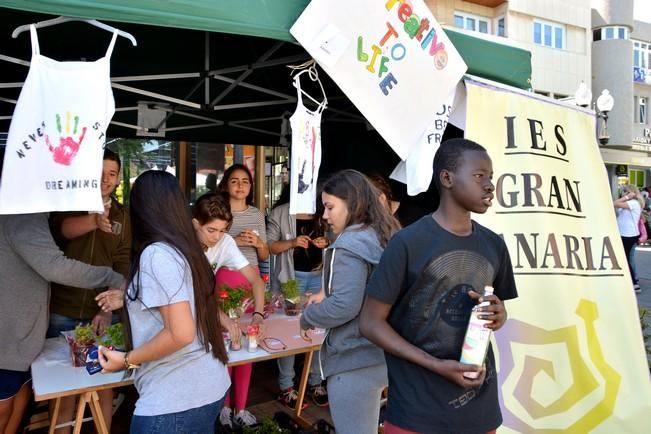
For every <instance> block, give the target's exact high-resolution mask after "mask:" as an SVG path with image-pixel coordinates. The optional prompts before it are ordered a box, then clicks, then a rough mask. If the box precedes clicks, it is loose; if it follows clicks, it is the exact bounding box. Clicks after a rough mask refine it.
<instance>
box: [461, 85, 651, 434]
mask: <svg viewBox="0 0 651 434" xmlns="http://www.w3.org/2000/svg"><path fill="white" fill-rule="evenodd" d="M467 90H468V99H467V117H466V130H465V134H466V137H467V138H469V139H471V140H474V141H476V142H478V143H480V144H482V145H483V146H484V147H486V149H487V150H488V153H489V155H490V156H491V158H492V160H493V170H494V173H495V175H494V178H493V182H494V183H495V186H496V191H495V200H494V201H493V207H492V208H490V209H489V211H488V212H487V213H486V214H484V215H475V216H473V218H475V219H476V220H477V221H479V222H480V223H482V224H485V225H486V226H488V227H490V228H491V229H492V230H494V231H495V232H497V233H499V234H502V236H503V238H504V240H505V241H506V244H507V246H508V248H509V252H510V254H511V260H512V262H513V271H514V273H515V277H516V283H517V286H518V293H519V298H517V299H516V300H513V301H510V302H508V303H507V310H508V313H509V320H508V321H507V322H506V324H505V325H504V327H503V328H502V329H501V330H500V331H498V332H497V333H496V336H495V338H496V343H497V345H496V355H497V357H496V360H497V363H498V370H499V375H498V378H499V383H500V388H501V396H500V400H501V406H502V413H503V416H504V424H503V426H502V428H500V431H499V432H500V433H513V432H519V433H534V432H535V433H588V432H590V433H603V434H613V433H649V432H651V416H649V415H650V414H651V382H650V379H649V368H648V366H647V360H646V354H645V351H644V344H643V341H642V334H641V329H640V321H639V316H638V310H637V303H636V300H635V295H634V292H633V287H632V283H631V277H630V274H629V271H628V267H627V262H626V257H625V255H624V249H623V246H622V242H621V239H620V236H619V232H618V230H617V224H616V221H615V213H614V209H613V204H612V199H611V196H610V186H609V184H608V179H607V176H606V170H605V167H604V163H603V161H602V159H601V156H600V154H599V149H598V145H597V143H596V140H595V119H594V116H592V115H591V114H588V113H586V112H584V111H581V110H579V109H574V108H572V107H568V106H563V105H561V104H560V103H556V102H553V101H549V100H542V99H539V98H534V97H532V96H527V95H522V94H519V93H514V92H510V91H508V90H505V89H497V88H491V87H488V86H486V85H483V84H479V83H477V82H472V81H469V82H467Z"/></svg>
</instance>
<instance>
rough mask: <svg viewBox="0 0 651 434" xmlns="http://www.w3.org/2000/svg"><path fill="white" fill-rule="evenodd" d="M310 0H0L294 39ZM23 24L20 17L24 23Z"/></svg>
mask: <svg viewBox="0 0 651 434" xmlns="http://www.w3.org/2000/svg"><path fill="white" fill-rule="evenodd" d="M309 2H310V1H309V0H230V1H228V0H0V6H5V7H8V8H13V9H20V10H23V11H30V12H42V13H48V14H53V15H65V16H68V17H76V18H88V19H96V20H106V21H118V22H123V23H134V24H148V25H154V26H164V27H178V28H183V29H192V30H205V31H210V32H222V33H234V34H239V35H250V36H261V37H264V38H272V39H278V40H281V41H292V42H293V41H294V38H293V37H292V36H291V35H290V34H289V28H290V27H291V26H292V24H294V21H296V19H297V18H298V16H299V15H300V14H301V12H303V10H304V9H305V7H306V6H307V4H308V3H309ZM23 24H24V23H23Z"/></svg>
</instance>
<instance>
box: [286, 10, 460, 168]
mask: <svg viewBox="0 0 651 434" xmlns="http://www.w3.org/2000/svg"><path fill="white" fill-rule="evenodd" d="M290 33H291V34H292V35H293V36H294V37H295V38H296V39H297V40H298V41H299V42H300V43H301V45H302V46H303V47H304V48H305V49H306V50H307V52H308V53H310V55H312V57H313V58H314V59H315V60H316V61H317V62H318V63H319V65H320V66H321V67H322V68H323V69H324V70H325V71H326V72H327V73H328V75H329V76H330V77H331V78H332V79H333V80H334V81H335V82H336V83H337V85H338V86H339V87H340V88H341V90H342V91H343V92H344V93H345V94H346V96H348V98H349V99H350V100H351V101H352V102H353V104H355V106H356V107H357V108H358V109H359V111H360V112H362V114H363V115H364V116H365V117H366V118H367V119H368V121H369V122H370V123H371V124H372V125H373V127H375V129H376V130H377V131H378V132H379V133H380V135H381V136H382V137H383V138H384V140H386V141H387V143H388V144H389V145H390V146H391V148H392V149H393V150H394V151H395V152H396V153H397V154H398V155H399V156H400V158H401V159H402V160H406V159H407V157H408V156H409V153H410V150H411V148H412V147H413V146H415V145H416V144H417V143H418V140H419V139H420V138H421V137H423V135H424V134H425V132H426V130H427V129H428V128H429V127H430V126H431V125H432V122H433V119H434V117H435V116H436V112H437V110H438V109H440V107H441V105H442V104H444V103H445V102H446V98H447V97H448V95H450V93H451V92H452V91H453V90H454V88H455V86H456V84H457V82H458V81H459V80H460V79H461V77H462V76H463V74H464V73H465V71H466V69H467V67H466V64H465V63H464V62H463V60H462V59H461V56H460V55H459V53H458V52H457V51H456V49H455V48H454V46H453V45H452V43H451V42H450V40H449V39H448V37H447V36H446V34H445V33H444V32H443V29H442V28H441V26H440V25H439V24H438V23H437V22H436V20H435V19H434V16H433V15H432V13H431V12H430V10H429V9H428V7H427V6H426V5H425V3H424V2H423V1H422V0H412V1H408V2H407V1H405V2H401V1H399V0H387V1H371V0H355V1H345V0H312V2H311V3H310V4H309V5H308V7H307V8H306V9H305V11H304V12H303V14H301V16H300V17H299V18H298V20H297V21H296V23H294V25H293V26H292V28H291V30H290Z"/></svg>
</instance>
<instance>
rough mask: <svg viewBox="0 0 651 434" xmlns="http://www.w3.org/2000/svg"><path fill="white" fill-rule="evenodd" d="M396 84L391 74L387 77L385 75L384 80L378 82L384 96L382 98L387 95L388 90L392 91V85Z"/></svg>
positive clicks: (396, 81)
mask: <svg viewBox="0 0 651 434" xmlns="http://www.w3.org/2000/svg"><path fill="white" fill-rule="evenodd" d="M394 84H398V80H396V78H395V77H394V76H393V73H392V72H390V73H389V75H387V76H386V77H385V78H384V80H382V81H381V82H380V90H381V91H382V93H383V94H384V96H387V95H389V90H391V89H393V85H394Z"/></svg>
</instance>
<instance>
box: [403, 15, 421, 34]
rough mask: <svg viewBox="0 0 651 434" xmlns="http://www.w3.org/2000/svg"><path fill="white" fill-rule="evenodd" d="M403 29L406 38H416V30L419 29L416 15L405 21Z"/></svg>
mask: <svg viewBox="0 0 651 434" xmlns="http://www.w3.org/2000/svg"><path fill="white" fill-rule="evenodd" d="M403 28H404V29H405V33H406V34H407V36H409V37H410V38H411V39H414V36H416V33H417V32H418V29H420V20H419V19H418V17H417V16H416V15H412V16H411V17H409V19H408V20H407V21H405V25H404V26H403Z"/></svg>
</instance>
